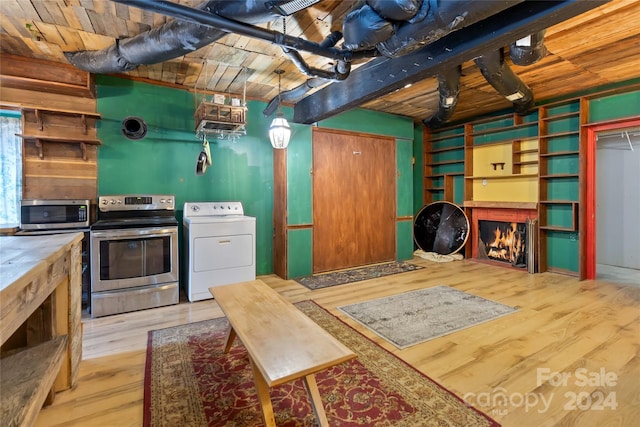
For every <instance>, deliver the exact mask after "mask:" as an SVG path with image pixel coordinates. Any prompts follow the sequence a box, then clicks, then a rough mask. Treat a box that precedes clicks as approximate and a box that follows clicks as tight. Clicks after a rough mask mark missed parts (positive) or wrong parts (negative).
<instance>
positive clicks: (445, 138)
mask: <svg viewBox="0 0 640 427" xmlns="http://www.w3.org/2000/svg"><path fill="white" fill-rule="evenodd" d="M461 136H464V132H460V133H458V134H451V135H443V136H436V137H435V138H430V139H429V142H431V143H434V142H441V141H446V140H447V139H453V138H460V137H461Z"/></svg>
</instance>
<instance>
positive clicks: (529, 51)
mask: <svg viewBox="0 0 640 427" xmlns="http://www.w3.org/2000/svg"><path fill="white" fill-rule="evenodd" d="M545 32H546V30H542V31H538V32H537V33H534V34H531V35H528V36H527V37H524V38H522V39H520V40H516V41H515V42H513V43H511V45H510V46H509V56H510V57H511V60H512V61H513V63H514V64H516V65H531V64H535V63H536V62H538V61H539V60H541V59H542V58H544V57H545V56H547V47H546V46H545V45H544V33H545Z"/></svg>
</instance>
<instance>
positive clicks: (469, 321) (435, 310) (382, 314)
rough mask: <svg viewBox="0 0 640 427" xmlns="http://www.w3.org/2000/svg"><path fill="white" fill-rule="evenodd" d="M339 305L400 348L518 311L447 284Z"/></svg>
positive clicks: (358, 320) (343, 310) (355, 318)
mask: <svg viewBox="0 0 640 427" xmlns="http://www.w3.org/2000/svg"><path fill="white" fill-rule="evenodd" d="M338 309H339V310H341V311H342V312H344V313H345V314H347V315H348V316H349V317H351V318H352V319H354V320H356V321H357V322H359V323H361V324H362V325H363V326H366V327H367V328H369V329H371V330H372V331H373V332H375V333H376V334H378V335H380V336H381V337H382V338H384V339H386V340H387V341H389V342H391V343H392V344H393V345H395V346H396V347H398V348H401V349H402V348H406V347H410V346H412V345H415V344H419V343H421V342H425V341H428V340H430V339H433V338H438V337H441V336H443V335H447V334H450V333H452V332H456V331H459V330H461V329H465V328H469V327H471V326H475V325H478V324H480V323H484V322H488V321H490V320H494V319H497V318H499V317H502V316H505V315H507V314H510V313H513V312H515V311H517V309H516V308H513V307H509V306H507V305H504V304H500V303H497V302H495V301H490V300H488V299H484V298H481V297H478V296H476V295H472V294H468V293H466V292H462V291H459V290H457V289H453V288H450V287H448V286H436V287H433V288H427V289H420V290H417V291H412V292H405V293H402V294H397V295H392V296H388V297H384V298H378V299H374V300H370V301H365V302H361V303H357V304H351V305H345V306H342V307H338Z"/></svg>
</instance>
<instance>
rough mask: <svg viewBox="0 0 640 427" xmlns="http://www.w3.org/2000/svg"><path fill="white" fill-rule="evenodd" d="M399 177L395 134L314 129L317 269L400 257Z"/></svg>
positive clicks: (317, 270)
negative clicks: (397, 238) (393, 135)
mask: <svg viewBox="0 0 640 427" xmlns="http://www.w3.org/2000/svg"><path fill="white" fill-rule="evenodd" d="M395 177H396V156H395V141H394V140H393V139H392V138H385V137H377V136H370V135H362V134H353V133H346V132H340V131H330V130H326V129H317V128H315V129H314V132H313V272H314V273H318V272H323V271H331V270H338V269H343V268H348V267H355V266H360V265H366V264H372V263H376V262H383V261H391V260H393V259H395V254H396V226H395V216H396V179H395Z"/></svg>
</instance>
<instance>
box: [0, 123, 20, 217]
mask: <svg viewBox="0 0 640 427" xmlns="http://www.w3.org/2000/svg"><path fill="white" fill-rule="evenodd" d="M17 133H18V134H19V133H21V120H20V116H19V114H17V115H15V114H11V113H5V112H0V170H1V171H2V174H0V194H1V196H0V223H5V224H18V223H20V215H19V213H20V208H19V207H20V199H21V198H22V138H20V137H18V136H16V134H17Z"/></svg>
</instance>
